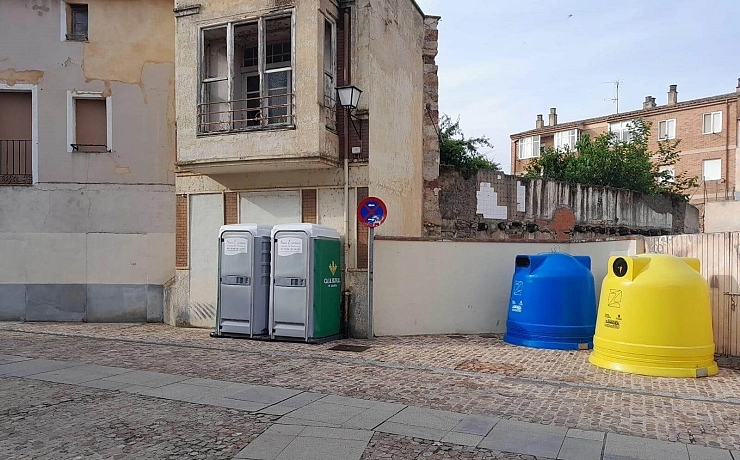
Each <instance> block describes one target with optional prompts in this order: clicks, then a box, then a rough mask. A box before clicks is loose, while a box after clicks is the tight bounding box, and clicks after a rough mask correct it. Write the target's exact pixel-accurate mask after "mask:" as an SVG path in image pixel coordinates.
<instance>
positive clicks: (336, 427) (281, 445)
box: [0, 355, 740, 460]
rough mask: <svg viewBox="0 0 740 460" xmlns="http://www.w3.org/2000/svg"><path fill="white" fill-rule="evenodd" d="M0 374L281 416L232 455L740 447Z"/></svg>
mask: <svg viewBox="0 0 740 460" xmlns="http://www.w3.org/2000/svg"><path fill="white" fill-rule="evenodd" d="M2 377H20V378H24V379H30V380H40V381H47V382H54V383H62V384H67V385H75V386H80V387H89V388H98V389H106V390H112V391H119V392H124V393H130V394H134V395H141V396H147V397H154V398H160V399H164V400H172V401H179V402H185V403H190V404H199V405H204V406H213V407H222V408H228V409H233V410H239V411H244V412H247V413H255V414H269V415H276V416H280V418H279V419H277V420H276V422H275V424H273V425H272V426H270V428H268V429H267V431H265V432H263V433H262V434H260V435H259V436H257V438H256V439H254V440H253V441H252V442H251V443H249V444H248V445H245V446H243V449H241V450H240V451H239V452H238V453H237V454H236V456H235V457H234V458H237V459H253V460H326V459H336V460H359V459H360V458H362V456H363V453H364V452H365V451H366V449H367V447H368V443H369V442H370V440H371V438H373V436H374V434H375V433H389V434H396V435H402V436H407V437H410V438H418V439H422V440H429V441H435V442H443V443H448V444H457V445H464V446H471V447H472V446H475V447H478V448H483V449H490V450H492V451H499V452H510V453H514V454H521V455H529V456H532V458H552V459H556V458H557V459H563V460H581V459H583V460H597V459H604V460H714V459H718V460H719V459H722V460H740V452H731V451H729V450H723V449H714V448H709V447H701V446H695V445H690V444H689V445H687V444H683V443H678V442H667V441H658V440H652V439H645V438H638V437H632V436H624V435H619V434H614V433H604V432H601V431H590V430H580V429H574V428H566V427H562V426H556V425H542V424H538V423H527V422H521V421H516V420H508V419H502V418H498V417H485V416H479V415H469V414H462V413H457V412H452V411H443V410H436V409H429V408H422V407H415V406H409V405H404V404H397V403H387V402H382V401H373V400H367V399H360V398H351V397H346V396H340V395H333V394H321V393H316V392H307V391H300V390H295V389H289V388H282V387H277V386H269V385H252V384H244V383H238V382H229V381H225V380H219V379H210V378H201V377H198V378H193V377H188V376H184V375H178V374H171V373H162V372H153V371H142V370H136V369H129V368H124V367H115V366H102V365H97V364H83V363H79V362H74V361H62V360H54V359H33V358H31V357H25V356H18V355H0V378H2ZM239 447H241V446H239Z"/></svg>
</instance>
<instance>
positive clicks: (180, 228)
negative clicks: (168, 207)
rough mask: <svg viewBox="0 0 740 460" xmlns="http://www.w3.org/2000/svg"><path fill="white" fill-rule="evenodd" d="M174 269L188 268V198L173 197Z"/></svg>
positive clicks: (183, 196)
mask: <svg viewBox="0 0 740 460" xmlns="http://www.w3.org/2000/svg"><path fill="white" fill-rule="evenodd" d="M175 267H176V268H188V196H187V195H177V196H176V197H175Z"/></svg>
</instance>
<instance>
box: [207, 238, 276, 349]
mask: <svg viewBox="0 0 740 460" xmlns="http://www.w3.org/2000/svg"><path fill="white" fill-rule="evenodd" d="M271 231H272V227H271V226H266V225H255V224H235V225H224V226H222V227H221V230H220V231H219V239H218V241H219V251H218V253H219V257H218V262H219V263H218V266H219V269H218V279H219V283H218V304H217V308H216V332H215V335H217V336H222V335H239V336H246V337H257V336H269V330H268V327H267V326H268V325H267V323H268V319H269V309H270V303H269V297H270V247H271V246H270V232H271Z"/></svg>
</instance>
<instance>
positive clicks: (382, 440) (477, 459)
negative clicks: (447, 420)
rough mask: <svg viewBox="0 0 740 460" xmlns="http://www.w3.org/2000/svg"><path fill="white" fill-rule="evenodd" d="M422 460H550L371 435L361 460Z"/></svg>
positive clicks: (412, 439) (423, 440) (426, 441)
mask: <svg viewBox="0 0 740 460" xmlns="http://www.w3.org/2000/svg"><path fill="white" fill-rule="evenodd" d="M407 458H422V459H425V460H426V459H429V460H552V459H548V458H545V457H534V456H532V455H524V454H511V453H506V452H493V451H490V450H486V449H476V448H474V447H465V446H457V445H453V444H444V443H441V442H434V441H428V440H426V439H418V438H407V437H405V436H397V435H393V434H385V433H375V434H374V435H373V438H372V439H371V440H370V444H369V445H368V448H367V450H365V453H364V454H363V455H362V460H388V459H399V460H400V459H407Z"/></svg>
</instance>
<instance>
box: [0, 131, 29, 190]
mask: <svg viewBox="0 0 740 460" xmlns="http://www.w3.org/2000/svg"><path fill="white" fill-rule="evenodd" d="M31 154H32V147H31V141H30V140H0V185H29V184H31V183H33V175H32V171H31Z"/></svg>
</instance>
